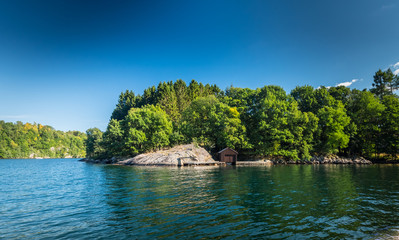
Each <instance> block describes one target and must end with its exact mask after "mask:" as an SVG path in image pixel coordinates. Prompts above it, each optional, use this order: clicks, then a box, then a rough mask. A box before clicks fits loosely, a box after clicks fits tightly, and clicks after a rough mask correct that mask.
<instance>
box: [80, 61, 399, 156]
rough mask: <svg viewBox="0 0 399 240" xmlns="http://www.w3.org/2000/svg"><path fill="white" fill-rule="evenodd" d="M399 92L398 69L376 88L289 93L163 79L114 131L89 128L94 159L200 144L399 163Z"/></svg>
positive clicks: (128, 94) (126, 107)
mask: <svg viewBox="0 0 399 240" xmlns="http://www.w3.org/2000/svg"><path fill="white" fill-rule="evenodd" d="M398 88H399V78H398V76H396V75H394V74H393V73H392V71H391V70H390V69H388V70H386V71H382V70H379V71H377V72H376V73H375V75H374V83H373V88H371V89H370V90H367V89H364V90H358V89H350V88H348V87H345V86H337V87H319V88H317V89H315V88H313V87H311V86H298V87H296V88H295V89H293V90H292V91H291V92H290V93H289V94H287V93H286V92H285V91H284V89H282V88H281V87H279V86H274V85H269V86H264V87H262V88H257V89H249V88H237V87H233V86H231V87H229V88H227V89H226V90H225V91H222V90H221V89H220V88H219V87H218V86H216V85H209V84H206V85H204V84H202V83H198V82H196V81H195V80H192V81H191V82H190V83H189V84H188V85H187V84H186V83H185V82H184V81H183V80H177V81H175V82H172V81H170V82H161V83H159V84H158V86H157V87H155V86H152V87H149V88H147V89H145V90H144V93H143V94H142V95H136V94H135V93H133V92H132V91H129V90H126V91H125V92H122V93H121V94H120V96H119V100H118V103H117V105H116V108H115V109H114V111H113V113H112V115H111V118H110V121H109V124H108V127H107V129H106V131H105V132H102V131H100V130H99V129H98V128H91V129H88V130H87V141H86V153H87V158H88V159H96V160H98V161H103V160H105V161H106V160H107V159H108V160H110V159H118V158H125V159H126V158H131V157H135V156H137V155H139V154H143V153H149V152H156V151H157V150H161V149H170V148H173V147H174V146H178V145H183V144H190V143H193V144H195V145H198V146H200V147H203V148H204V149H206V151H208V152H209V153H210V154H211V155H214V156H215V155H216V153H217V152H218V151H220V150H221V149H224V148H225V147H229V148H232V149H235V150H237V151H238V152H239V156H240V157H241V159H251V158H252V159H253V158H262V159H270V160H271V161H273V162H279V163H297V162H298V163H302V162H318V163H324V162H329V163H330V162H331V163H338V162H342V163H347V162H350V159H357V160H358V161H363V160H364V161H366V160H365V159H370V160H372V161H373V162H394V161H397V160H398V152H399V99H398V96H397V95H396V94H395V91H396V90H398ZM320 159H322V160H320ZM239 160H240V159H239ZM357 160H355V161H357Z"/></svg>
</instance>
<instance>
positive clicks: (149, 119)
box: [122, 105, 173, 155]
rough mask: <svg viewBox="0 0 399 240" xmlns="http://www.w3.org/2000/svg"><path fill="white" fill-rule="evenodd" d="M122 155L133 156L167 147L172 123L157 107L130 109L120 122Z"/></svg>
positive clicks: (147, 106)
mask: <svg viewBox="0 0 399 240" xmlns="http://www.w3.org/2000/svg"><path fill="white" fill-rule="evenodd" d="M122 130H123V131H124V143H125V147H124V149H125V150H124V154H125V155H135V154H137V153H143V152H147V151H151V150H156V149H160V148H162V147H166V146H169V143H170V140H169V136H170V134H171V133H172V130H173V129H172V122H171V121H170V119H169V117H168V115H167V114H166V113H165V112H164V111H163V110H162V109H161V108H159V107H155V106H153V105H146V106H144V107H143V108H132V109H130V111H129V113H128V115H127V116H126V117H125V119H124V120H123V122H122Z"/></svg>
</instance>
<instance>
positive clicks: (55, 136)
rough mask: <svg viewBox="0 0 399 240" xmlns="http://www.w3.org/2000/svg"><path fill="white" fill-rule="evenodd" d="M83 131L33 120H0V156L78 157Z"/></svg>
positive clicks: (2, 157)
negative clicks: (59, 128)
mask: <svg viewBox="0 0 399 240" xmlns="http://www.w3.org/2000/svg"><path fill="white" fill-rule="evenodd" d="M85 142H86V134H85V133H82V132H79V131H68V132H63V131H58V130H55V129H54V128H53V127H51V126H46V125H42V124H37V123H22V122H20V121H18V122H16V123H12V122H4V121H0V159H28V158H29V159H31V158H33V159H41V158H82V157H85V156H86V151H85V146H86V145H85V144H86V143H85Z"/></svg>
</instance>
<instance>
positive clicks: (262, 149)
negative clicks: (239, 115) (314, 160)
mask: <svg viewBox="0 0 399 240" xmlns="http://www.w3.org/2000/svg"><path fill="white" fill-rule="evenodd" d="M265 90H266V89H265ZM274 90H276V89H274ZM260 93H261V94H262V95H263V96H262V97H263V99H262V100H258V101H259V103H258V104H257V106H256V107H254V108H253V109H251V112H253V117H252V119H253V122H254V123H253V128H252V129H251V135H250V138H251V141H252V143H253V145H254V150H255V149H256V150H255V151H257V152H258V154H261V155H266V156H272V157H283V158H285V159H292V160H299V159H309V157H310V151H311V149H312V141H313V133H314V130H315V129H316V126H317V121H318V119H317V118H316V117H315V116H314V114H312V113H302V112H301V111H299V110H298V104H297V102H296V101H295V100H293V99H290V98H288V97H287V96H285V97H284V95H283V94H282V93H281V91H268V92H267V93H264V92H263V93H262V92H260ZM276 93H277V96H276V95H275V94H276ZM258 98H259V97H258Z"/></svg>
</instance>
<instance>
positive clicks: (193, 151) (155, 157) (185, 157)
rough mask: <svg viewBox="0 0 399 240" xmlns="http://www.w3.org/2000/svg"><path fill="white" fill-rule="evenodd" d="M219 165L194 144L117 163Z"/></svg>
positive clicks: (145, 154) (144, 154)
mask: <svg viewBox="0 0 399 240" xmlns="http://www.w3.org/2000/svg"><path fill="white" fill-rule="evenodd" d="M188 163H191V164H201V163H215V164H217V163H219V162H217V161H215V160H214V159H213V158H212V156H211V155H210V154H209V153H208V152H207V151H206V150H205V149H204V148H202V147H197V146H195V145H194V144H187V145H179V146H175V147H173V148H171V149H168V150H159V151H156V152H152V153H143V154H140V155H137V156H135V157H133V158H129V159H125V160H122V161H118V162H116V163H115V164H118V165H158V166H160V165H164V166H183V165H184V164H188Z"/></svg>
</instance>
